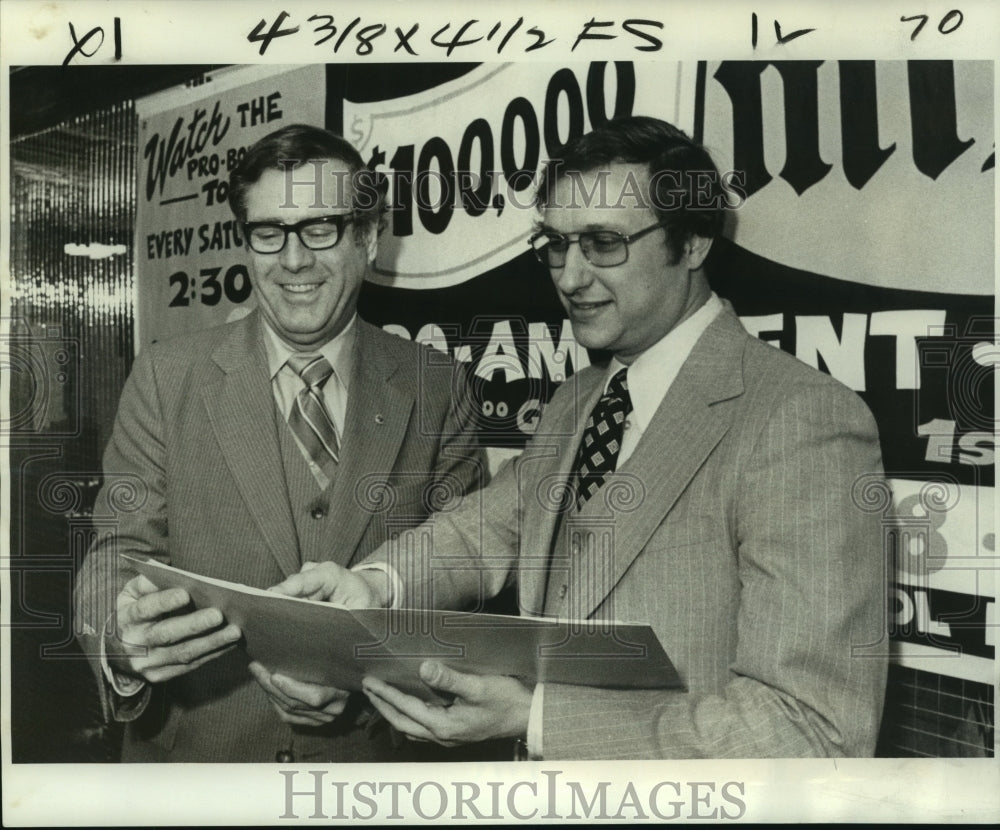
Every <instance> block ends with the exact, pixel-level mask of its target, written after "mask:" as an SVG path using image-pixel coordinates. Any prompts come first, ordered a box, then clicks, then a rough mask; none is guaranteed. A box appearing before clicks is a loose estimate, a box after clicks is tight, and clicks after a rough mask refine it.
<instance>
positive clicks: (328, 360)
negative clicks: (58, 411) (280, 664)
mask: <svg viewBox="0 0 1000 830" xmlns="http://www.w3.org/2000/svg"><path fill="white" fill-rule="evenodd" d="M376 184H377V183H376V181H375V180H374V178H373V177H372V174H371V173H370V172H369V171H367V170H366V169H365V167H364V164H363V162H362V159H361V157H360V156H359V155H358V153H357V152H356V151H355V150H354V148H353V147H351V146H350V144H348V143H347V142H346V141H345V140H344V139H342V138H341V137H339V136H337V135H334V134H333V133H330V132H328V131H326V130H322V129H318V128H314V127H309V126H303V125H293V126H289V127H286V128H283V129H281V130H279V131H277V132H275V133H272V134H270V135H268V136H267V137H265V138H263V139H262V140H261V141H259V142H258V143H257V144H255V145H254V146H253V147H251V148H250V150H249V151H248V153H247V154H246V156H245V158H244V159H243V161H242V162H241V164H240V165H239V167H238V169H236V170H235V171H234V172H233V174H232V176H231V179H230V203H231V205H232V208H233V211H234V213H235V214H236V217H237V219H238V220H239V221H240V223H241V225H242V228H243V232H244V234H245V237H246V242H247V245H248V248H249V251H250V255H251V279H252V282H253V286H254V290H255V293H256V299H257V306H258V307H257V310H256V311H254V312H252V313H251V314H250V315H249V316H247V317H245V318H244V319H242V320H239V321H237V322H234V323H230V324H227V325H224V326H221V327H217V328H213V329H209V330H206V331H201V332H196V333H193V334H190V335H188V336H186V337H184V338H178V339H174V340H171V341H167V342H160V343H156V344H154V345H152V346H148V347H146V348H144V349H143V351H142V353H141V354H140V355H139V357H138V358H137V359H136V362H135V366H134V367H133V371H132V374H131V376H130V378H129V380H128V382H127V384H126V386H125V389H124V391H123V393H122V397H121V402H120V406H119V412H118V417H117V421H116V423H115V428H114V433H113V436H112V438H111V441H110V443H109V446H108V448H107V452H106V454H105V458H104V470H105V481H104V485H103V487H102V490H101V493H100V494H99V496H98V502H97V507H96V509H95V519H96V520H97V522H96V524H97V527H98V531H99V532H98V537H97V539H96V541H95V543H94V545H93V546H92V548H91V550H90V552H89V555H88V556H87V559H86V561H85V563H84V565H83V569H82V572H81V574H80V576H79V580H78V585H77V590H76V602H77V619H78V629H80V630H81V631H82V634H81V637H80V639H81V641H82V644H83V646H84V649H85V652H86V653H87V654H88V655H90V656H91V657H92V663H93V665H94V668H95V671H96V674H97V678H98V683H99V685H100V689H101V697H102V702H103V704H104V708H105V714H106V716H108V717H113V718H115V719H117V720H120V721H127V722H128V726H127V729H126V734H125V744H124V748H123V756H122V757H123V760H126V761H256V762H261V761H264V762H271V761H275V760H278V761H291V760H298V761H306V760H318V761H372V760H382V759H385V757H386V756H387V752H386V750H387V748H388V743H389V736H388V729H387V728H385V729H382V730H381V731H379V730H375V729H373V728H372V726H373V724H375V723H376V722H377V721H378V720H379V719H378V718H377V717H375V716H374V713H373V712H372V710H371V707H370V706H369V705H368V704H367V701H365V699H364V697H363V696H362V695H354V696H348V695H347V694H345V693H343V692H340V691H338V690H335V689H324V688H319V687H304V686H302V685H301V684H298V683H296V682H295V681H294V680H293V679H291V678H287V677H281V676H274V675H271V674H270V673H269V672H268V671H267V670H266V669H265V668H264V667H262V666H260V665H258V664H255V663H249V662H248V658H247V656H246V653H245V652H244V651H243V650H242V649H238V648H235V647H234V646H235V644H236V643H237V642H238V640H239V638H240V636H241V635H240V631H239V630H238V629H237V627H236V626H235V625H232V624H227V622H226V620H225V619H223V616H222V614H221V612H220V611H219V610H218V609H216V608H204V609H200V610H192V609H191V608H190V606H189V597H188V596H187V594H186V592H185V591H183V590H181V589H173V590H164V591H161V590H157V588H156V586H155V585H154V584H153V583H152V582H150V581H149V580H148V579H146V578H145V577H143V576H140V575H137V574H136V573H135V572H134V571H131V570H130V569H129V568H128V567H126V566H124V565H123V564H122V562H121V561H120V560H119V559H118V556H117V554H119V553H128V554H133V555H138V556H140V557H154V558H156V559H158V560H160V561H162V562H167V563H170V564H173V565H175V566H177V567H180V568H184V569H186V570H190V571H194V572H196V573H199V574H203V575H206V576H210V577H216V578H220V579H225V580H230V581H234V582H240V583H245V584H247V585H251V586H257V587H261V588H264V587H267V586H269V585H272V584H274V583H275V582H278V581H280V580H281V579H282V578H283V577H285V576H288V575H289V574H293V573H296V572H298V571H299V569H300V568H301V567H302V566H303V564H304V563H311V562H316V561H319V560H322V559H327V558H330V557H334V558H335V559H336V561H337V562H339V563H340V564H342V565H349V564H351V563H352V562H354V561H355V560H358V559H361V558H363V557H364V556H366V555H367V554H369V553H370V552H371V551H373V550H375V549H376V548H377V547H378V546H379V545H380V544H382V543H383V542H385V541H386V539H387V538H388V536H389V534H390V533H391V532H393V531H395V530H399V529H401V528H404V527H407V526H412V525H414V524H418V523H419V522H420V521H421V520H422V519H423V518H425V517H426V516H427V515H428V513H429V512H430V510H431V509H432V505H433V503H434V499H433V498H428V495H431V496H433V495H434V494H437V495H438V496H442V497H444V498H445V500H447V498H446V496H447V494H449V493H451V494H455V495H461V494H462V493H464V492H466V491H467V490H468V489H469V488H470V487H472V486H474V484H476V483H477V482H478V481H479V477H480V475H481V473H482V472H483V463H482V459H481V458H480V452H479V450H478V449H477V448H476V446H475V442H474V439H473V438H472V436H471V433H468V432H467V431H466V430H465V423H464V420H465V418H464V416H463V415H462V414H461V413H460V412H459V411H457V409H456V407H455V405H454V401H456V400H461V399H462V398H463V396H462V395H461V394H458V392H460V390H457V389H455V388H453V382H454V380H455V379H456V377H458V376H453V372H452V367H451V365H450V364H448V365H442V362H441V361H440V360H433V361H430V360H427V355H428V352H427V350H426V349H424V348H422V347H419V346H417V345H416V344H414V343H410V342H407V341H405V340H403V339H401V338H398V337H395V336H392V335H389V334H386V333H384V332H382V331H381V330H380V329H376V328H374V327H373V326H370V325H368V324H367V323H365V322H363V321H361V320H360V319H358V317H357V314H356V312H355V307H356V304H357V299H358V292H359V290H360V288H361V284H362V281H363V279H364V276H365V273H366V271H367V269H368V267H369V266H370V264H371V262H372V261H373V260H374V258H375V254H376V250H377V246H378V231H379V226H380V223H381V219H382V211H383V198H382V192H381V189H380V188H379V187H377V186H376ZM275 710H276V711H275ZM382 726H383V727H384V726H385V724H384V723H383V724H382ZM373 732H377V736H376V737H377V738H378V739H377V740H372V739H370V737H371V733H373Z"/></svg>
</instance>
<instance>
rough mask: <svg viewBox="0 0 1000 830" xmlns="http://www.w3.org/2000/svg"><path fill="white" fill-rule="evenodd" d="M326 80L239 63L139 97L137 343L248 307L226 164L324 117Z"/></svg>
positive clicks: (318, 73) (313, 70) (308, 70)
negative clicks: (277, 134)
mask: <svg viewBox="0 0 1000 830" xmlns="http://www.w3.org/2000/svg"><path fill="white" fill-rule="evenodd" d="M323 81H324V72H323V67H322V66H306V67H299V68H295V69H292V70H288V69H284V68H282V67H266V66H252V67H241V68H239V69H236V70H226V71H223V72H220V73H218V74H217V75H215V76H213V77H210V78H209V79H208V80H206V82H205V83H204V84H202V85H200V86H195V87H190V88H184V89H181V90H171V91H169V92H166V93H161V94H159V95H153V96H150V97H148V98H144V99H142V100H140V101H138V102H136V110H137V112H138V114H139V119H140V120H139V146H138V159H137V164H136V169H137V171H138V179H139V181H138V183H137V201H138V205H137V215H136V271H137V273H136V284H137V292H136V293H137V298H138V304H137V317H138V322H137V329H138V331H137V336H136V338H135V342H136V344H137V348H139V349H141V348H142V346H143V345H144V344H147V343H152V342H155V341H156V340H159V339H162V338H165V337H170V336H173V335H178V334H183V333H184V332H188V331H193V330H195V329H199V328H205V327H206V326H211V325H216V324H218V323H223V322H225V321H226V320H229V319H234V317H236V316H239V315H241V314H244V313H246V310H247V309H249V308H251V307H252V306H253V301H252V289H251V285H250V278H249V272H248V270H247V264H246V254H245V252H244V247H243V238H242V234H241V231H240V228H239V226H238V225H237V223H236V220H235V219H234V218H233V215H232V212H231V211H230V209H229V203H228V201H227V199H226V194H227V190H228V180H229V172H230V170H232V168H233V167H234V166H235V165H236V164H237V162H238V161H239V160H240V159H241V158H242V157H243V154H244V153H245V152H246V149H247V147H249V146H250V145H252V144H253V143H254V142H255V141H257V140H258V139H260V138H261V137H263V136H264V135H267V133H269V132H271V131H272V130H275V129H277V128H278V127H281V126H284V125H285V124H294V123H297V122H306V123H311V124H322V123H323V119H324V110H325V107H324V100H325V99H324V95H323Z"/></svg>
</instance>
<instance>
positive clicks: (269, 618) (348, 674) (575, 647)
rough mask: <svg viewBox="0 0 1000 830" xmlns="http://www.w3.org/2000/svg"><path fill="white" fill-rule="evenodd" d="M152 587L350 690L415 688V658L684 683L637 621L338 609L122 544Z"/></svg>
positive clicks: (650, 683)
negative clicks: (370, 681)
mask: <svg viewBox="0 0 1000 830" xmlns="http://www.w3.org/2000/svg"><path fill="white" fill-rule="evenodd" d="M122 559H124V560H126V561H127V562H128V564H129V566H130V567H131V568H134V569H135V570H137V571H138V572H139V573H141V574H143V575H144V576H146V577H147V578H148V579H149V580H150V581H151V582H153V584H154V585H156V586H157V587H158V588H161V589H165V588H175V587H176V588H183V589H185V590H186V591H187V592H188V594H189V595H190V596H191V599H192V601H193V603H194V604H195V606H196V607H198V608H208V607H215V608H218V609H219V610H220V611H222V613H223V614H224V615H225V617H226V620H227V621H229V622H232V623H235V624H236V625H238V626H239V627H240V629H241V630H242V632H243V645H244V647H245V648H246V650H247V653H248V654H249V655H250V656H251V657H252V658H253V659H255V660H258V661H259V662H260V663H262V664H263V665H264V666H266V667H267V668H268V669H269V670H271V671H272V672H280V673H282V674H286V675H288V676H289V677H293V678H295V679H296V680H303V681H308V682H311V683H322V684H324V685H328V686H336V687H338V688H341V689H353V690H358V689H360V688H361V679H362V677H364V676H365V675H372V676H375V677H378V678H380V679H382V680H385V681H386V682H387V683H392V684H393V685H395V686H398V687H399V688H400V689H402V690H404V691H406V692H408V693H410V694H413V695H416V696H418V697H421V698H423V699H424V700H440V697H439V696H438V695H437V694H436V693H435V692H434V691H433V690H431V689H430V688H429V687H428V686H427V685H426V684H424V683H423V681H421V680H420V678H419V676H418V674H417V669H418V667H419V666H420V664H421V663H422V662H423V661H424V660H429V659H433V660H438V661H440V662H442V663H444V664H446V665H448V666H451V667H452V668H454V669H456V670H458V671H464V672H469V673H473V674H503V675H513V676H517V677H521V678H523V679H524V680H526V681H528V682H537V681H548V682H558V683H572V684H576V685H584V686H604V687H611V688H683V682H682V681H681V679H680V677H679V676H678V674H677V671H676V669H675V668H674V666H673V664H672V663H671V661H670V658H669V657H667V655H666V653H665V652H664V650H663V647H662V646H661V645H660V642H659V640H657V638H656V635H655V634H654V633H653V630H652V629H651V628H650V627H649V626H648V625H645V624H640V623H619V622H595V621H593V620H584V621H572V620H556V619H553V618H541V617H513V616H506V615H501V614H478V613H467V612H459V611H432V610H425V609H398V610H386V609H384V608H366V609H347V608H344V607H343V606H339V605H335V604H332V603H328V602H316V601H313V600H307V599H298V598H295V597H287V596H284V595H282V594H275V593H272V592H270V591H265V590H262V589H260V588H252V587H249V586H247V585H240V584H239V583H235V582H226V581H224V580H220V579H213V578H211V577H206V576H200V575H198V574H193V573H190V572H189V571H184V570H181V569H180V568H174V567H171V566H169V565H164V564H161V563H160V562H157V561H155V560H142V559H137V558H134V557H131V556H126V555H124V554H122Z"/></svg>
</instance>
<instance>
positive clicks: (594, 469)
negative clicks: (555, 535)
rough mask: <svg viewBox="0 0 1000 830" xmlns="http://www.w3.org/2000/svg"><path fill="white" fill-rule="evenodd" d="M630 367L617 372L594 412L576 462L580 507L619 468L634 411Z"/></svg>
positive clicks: (573, 479)
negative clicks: (620, 453)
mask: <svg viewBox="0 0 1000 830" xmlns="http://www.w3.org/2000/svg"><path fill="white" fill-rule="evenodd" d="M627 371H628V370H627V369H621V370H619V371H618V372H616V373H615V375H614V377H612V378H611V382H610V383H609V384H608V388H607V391H606V392H605V393H604V394H603V395H602V396H601V399H600V400H599V401H598V402H597V405H596V406H595V407H594V410H593V411H592V412H591V413H590V420H589V421H587V428H586V429H585V430H584V431H583V440H582V441H580V449H579V450H578V451H577V453H576V460H575V461H574V462H573V472H572V473H571V474H570V481H574V482H576V509H577V510H580V509H581V508H582V507H583V505H584V504H586V502H587V499H589V498H590V497H591V496H592V495H594V493H596V492H597V491H598V490H600V489H601V486H602V485H603V484H604V480H605V479H606V478H607V477H608V476H609V475H610V474H611V473H613V472H614V471H615V467H616V466H617V464H618V453H619V451H620V450H621V446H622V434H623V433H624V431H625V426H624V425H625V418H626V417H627V416H628V414H629V412H631V411H632V399H631V398H630V397H629V394H628V379H627V378H626V377H625V373H626V372H627Z"/></svg>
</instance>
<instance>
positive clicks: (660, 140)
mask: <svg viewBox="0 0 1000 830" xmlns="http://www.w3.org/2000/svg"><path fill="white" fill-rule="evenodd" d="M614 162H623V163H625V164H643V165H645V166H646V171H647V173H648V175H649V179H650V193H649V194H648V196H649V207H650V208H651V209H652V210H653V212H654V213H655V214H656V215H657V216H658V217H659V218H660V220H661V221H662V222H664V223H667V225H666V239H667V246H668V248H669V250H670V253H671V256H672V257H673V258H674V260H675V261H676V260H677V259H678V257H679V256H680V252H681V251H682V250H683V247H684V243H685V242H686V241H687V240H688V239H690V238H691V237H692V236H701V237H705V238H708V239H714V238H715V237H716V236H718V235H719V233H721V231H722V226H723V220H724V213H723V211H724V208H725V206H726V205H727V204H728V202H727V194H726V191H725V189H724V188H723V186H722V182H721V179H720V176H719V171H718V169H717V168H716V166H715V163H714V162H713V161H712V157H711V156H710V155H709V154H708V151H707V150H706V149H705V148H704V147H702V146H701V145H700V144H697V143H695V142H694V141H692V140H691V139H690V138H688V136H687V135H686V134H685V133H684V131H683V130H679V129H677V127H675V126H673V124H668V123H667V122H666V121H661V120H660V119H658V118H651V117H649V116H643V115H632V116H625V117H620V118H613V119H611V120H609V121H606V122H605V123H604V124H601V125H600V126H599V127H596V128H595V129H594V130H592V131H591V132H589V133H585V134H584V135H581V136H579V137H578V138H575V139H572V140H571V141H569V143H567V144H566V146H565V147H563V148H562V150H560V151H558V152H557V153H555V154H554V155H553V156H552V158H550V159H549V161H548V162H546V164H545V167H544V169H543V170H542V175H541V179H540V182H539V186H538V191H537V193H536V196H535V203H536V205H537V206H538V207H539V208H545V207H546V206H548V205H550V204H551V202H552V199H553V191H554V189H555V186H556V183H557V182H558V181H559V180H560V179H562V178H566V177H568V176H572V175H574V174H576V175H579V174H582V173H588V172H592V171H594V170H597V169H600V168H603V167H606V166H607V165H609V164H612V163H614Z"/></svg>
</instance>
